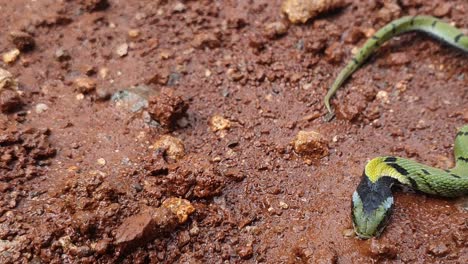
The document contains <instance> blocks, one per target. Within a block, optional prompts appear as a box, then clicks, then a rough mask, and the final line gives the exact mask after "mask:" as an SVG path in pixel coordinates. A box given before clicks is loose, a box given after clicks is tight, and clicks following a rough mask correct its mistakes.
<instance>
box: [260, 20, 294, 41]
mask: <svg viewBox="0 0 468 264" xmlns="http://www.w3.org/2000/svg"><path fill="white" fill-rule="evenodd" d="M286 32H288V25H287V24H285V23H284V22H282V21H278V22H272V23H268V24H266V26H265V31H264V35H265V36H266V37H267V38H269V39H275V38H277V37H280V36H282V35H284V34H286Z"/></svg>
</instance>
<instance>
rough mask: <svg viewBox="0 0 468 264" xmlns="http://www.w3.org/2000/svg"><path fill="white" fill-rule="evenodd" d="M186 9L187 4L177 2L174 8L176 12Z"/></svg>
mask: <svg viewBox="0 0 468 264" xmlns="http://www.w3.org/2000/svg"><path fill="white" fill-rule="evenodd" d="M186 9H187V6H186V5H185V4H184V3H182V2H177V3H176V4H175V5H174V8H173V9H172V10H174V12H184V11H185V10H186Z"/></svg>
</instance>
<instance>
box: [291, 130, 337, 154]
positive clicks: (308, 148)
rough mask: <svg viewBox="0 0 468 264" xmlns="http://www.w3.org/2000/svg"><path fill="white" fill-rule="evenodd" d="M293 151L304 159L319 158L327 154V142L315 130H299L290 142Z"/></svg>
mask: <svg viewBox="0 0 468 264" xmlns="http://www.w3.org/2000/svg"><path fill="white" fill-rule="evenodd" d="M292 144H293V147H294V151H295V152H296V153H297V154H299V155H301V156H302V157H304V158H306V159H320V158H323V157H325V156H327V155H328V153H329V151H328V143H327V142H326V141H325V140H324V139H323V137H322V135H321V134H320V133H318V132H315V131H299V133H297V135H296V138H295V139H294V140H293V142H292Z"/></svg>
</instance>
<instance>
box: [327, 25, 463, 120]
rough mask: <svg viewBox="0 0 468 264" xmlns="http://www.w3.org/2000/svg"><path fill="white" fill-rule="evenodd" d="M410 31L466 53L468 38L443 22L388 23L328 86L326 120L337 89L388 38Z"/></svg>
mask: <svg viewBox="0 0 468 264" xmlns="http://www.w3.org/2000/svg"><path fill="white" fill-rule="evenodd" d="M410 31H422V32H425V33H428V34H429V35H431V36H434V37H436V38H438V39H440V40H442V41H444V42H446V43H448V44H449V45H451V46H453V47H456V48H459V49H461V50H463V51H465V52H468V36H466V35H464V34H463V32H461V30H459V29H458V28H456V27H453V26H451V25H450V24H447V23H445V22H444V21H442V20H440V19H437V18H434V17H431V16H406V17H402V18H400V19H397V20H394V21H392V22H390V23H388V24H387V25H386V26H384V27H383V28H381V29H379V30H378V31H377V32H376V33H375V34H374V35H373V36H372V37H371V38H370V39H368V40H367V41H366V43H364V46H363V47H362V48H361V49H360V50H359V51H358V52H357V54H356V55H355V56H354V58H352V59H351V60H350V61H349V62H348V64H347V65H346V66H345V67H344V68H343V69H342V70H341V72H340V73H339V74H338V76H337V78H336V79H335V81H334V82H333V84H332V85H331V86H330V89H329V90H328V92H327V94H326V95H325V98H324V103H325V107H326V108H327V110H328V114H327V116H326V119H327V120H331V119H332V118H333V116H334V113H333V110H332V108H331V106H330V99H331V97H332V96H333V95H334V94H335V93H336V91H337V90H338V88H340V87H341V85H342V84H343V83H344V82H345V81H346V80H347V79H348V78H349V77H350V76H351V74H353V72H355V71H356V70H357V69H358V68H359V67H360V66H361V65H362V64H363V63H364V62H365V61H366V59H367V58H369V56H370V55H372V53H374V51H375V50H377V49H378V48H379V47H380V46H381V45H382V44H383V43H384V42H385V41H387V40H389V39H390V38H392V37H394V36H396V35H400V34H403V33H406V32H410Z"/></svg>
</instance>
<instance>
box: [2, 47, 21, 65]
mask: <svg viewBox="0 0 468 264" xmlns="http://www.w3.org/2000/svg"><path fill="white" fill-rule="evenodd" d="M20 53H21V52H20V50H19V49H13V50H10V51H8V52H5V53H3V56H2V58H3V62H5V63H6V64H10V63H13V62H15V61H16V60H17V59H18V56H19V55H20Z"/></svg>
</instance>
